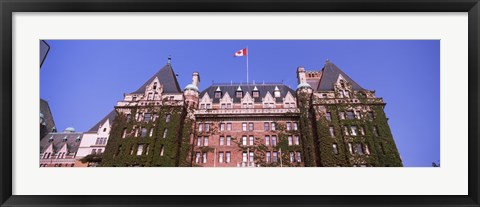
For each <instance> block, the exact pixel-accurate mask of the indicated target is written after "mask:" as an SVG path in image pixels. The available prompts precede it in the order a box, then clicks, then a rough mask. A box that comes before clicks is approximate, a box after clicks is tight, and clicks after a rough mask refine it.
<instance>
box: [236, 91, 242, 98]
mask: <svg viewBox="0 0 480 207" xmlns="http://www.w3.org/2000/svg"><path fill="white" fill-rule="evenodd" d="M235 97H237V98H242V97H243V96H242V92H241V91H237V92H236V93H235Z"/></svg>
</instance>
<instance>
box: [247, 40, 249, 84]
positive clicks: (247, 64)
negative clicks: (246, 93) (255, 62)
mask: <svg viewBox="0 0 480 207" xmlns="http://www.w3.org/2000/svg"><path fill="white" fill-rule="evenodd" d="M249 53H250V51H249V50H248V45H247V85H248V56H249V55H248V54H249Z"/></svg>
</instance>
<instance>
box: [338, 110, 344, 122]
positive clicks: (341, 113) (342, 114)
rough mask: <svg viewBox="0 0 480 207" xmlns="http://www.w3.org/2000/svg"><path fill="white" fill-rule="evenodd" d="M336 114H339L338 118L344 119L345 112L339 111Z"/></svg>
mask: <svg viewBox="0 0 480 207" xmlns="http://www.w3.org/2000/svg"><path fill="white" fill-rule="evenodd" d="M338 115H339V116H340V119H341V120H344V119H345V112H343V111H340V112H339V113H338Z"/></svg>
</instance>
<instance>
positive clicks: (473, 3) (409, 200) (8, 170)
mask: <svg viewBox="0 0 480 207" xmlns="http://www.w3.org/2000/svg"><path fill="white" fill-rule="evenodd" d="M0 11H1V13H0V16H1V32H0V35H1V36H0V39H1V50H0V58H1V59H0V62H1V66H2V68H1V83H0V85H1V86H0V87H1V90H0V105H1V107H0V114H1V116H2V118H1V125H0V139H1V140H0V150H1V153H0V156H1V157H0V170H1V171H0V173H1V176H0V186H1V187H0V203H1V204H2V206H20V205H21V206H54V205H57V206H69V205H75V206H117V205H122V206H139V205H142V206H213V205H217V206H274V205H275V206H279V205H281V206H332V205H336V206H357V205H358V206H372V205H382V206H383V205H392V206H393V205H396V206H440V205H441V206H480V201H479V198H480V196H479V195H480V194H479V176H480V174H479V158H480V155H479V149H480V145H479V142H478V131H479V127H478V115H479V114H478V92H479V90H478V89H479V84H478V80H479V73H478V70H479V59H480V56H479V48H480V47H479V18H480V17H479V13H480V5H479V1H478V0H405V1H399V0H383V1H378V0H337V1H332V0H301V1H296V0H256V1H251V0H250V1H244V0H230V1H221V0H198V1H194V0H142V1H135V0H90V1H80V0H68V1H67V0H0ZM13 12H468V81H469V84H468V91H469V97H468V98H469V100H468V110H469V114H468V122H469V124H468V136H469V137H468V156H469V160H468V165H469V169H468V181H469V185H468V195H464V196H456V195H446V196H374V195H372V196H213V195H211V196H186V195H185V196H94V195H81V196H53V195H52V196H26V195H12V139H13V138H12V120H13V119H12V118H15V117H12V104H13V103H12V14H13ZM451 179H456V178H451ZM439 182H440V181H439Z"/></svg>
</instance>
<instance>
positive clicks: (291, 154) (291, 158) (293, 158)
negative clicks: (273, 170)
mask: <svg viewBox="0 0 480 207" xmlns="http://www.w3.org/2000/svg"><path fill="white" fill-rule="evenodd" d="M293 162H295V155H294V153H293V152H290V163H293Z"/></svg>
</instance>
